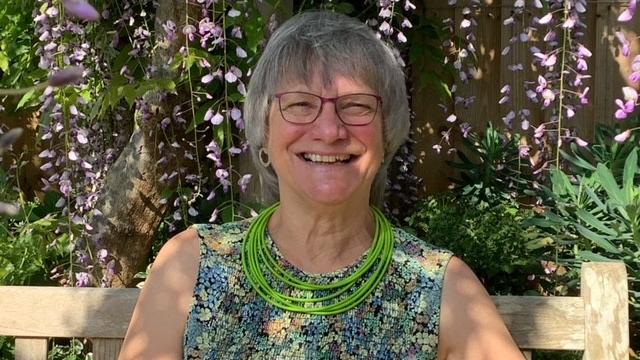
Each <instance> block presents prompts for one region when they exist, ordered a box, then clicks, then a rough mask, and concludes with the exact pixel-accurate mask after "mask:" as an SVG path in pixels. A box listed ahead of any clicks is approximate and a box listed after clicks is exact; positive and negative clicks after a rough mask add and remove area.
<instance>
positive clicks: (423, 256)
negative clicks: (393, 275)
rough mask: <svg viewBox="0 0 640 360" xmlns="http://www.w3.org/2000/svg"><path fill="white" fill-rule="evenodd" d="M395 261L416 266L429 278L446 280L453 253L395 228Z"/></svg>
mask: <svg viewBox="0 0 640 360" xmlns="http://www.w3.org/2000/svg"><path fill="white" fill-rule="evenodd" d="M394 231H395V240H396V243H395V246H396V249H395V254H394V257H395V260H396V261H398V262H401V263H404V264H405V265H409V266H415V267H417V268H418V269H419V270H420V271H422V272H427V273H428V274H429V276H431V277H435V278H438V279H443V278H444V273H445V270H446V268H447V265H448V263H449V260H450V259H451V258H452V256H453V253H452V252H451V251H449V250H447V249H443V248H440V247H437V246H434V245H432V244H429V243H428V242H426V241H425V240H423V239H421V238H419V237H417V236H415V235H413V234H411V233H409V232H408V231H406V230H404V229H402V228H395V229H394Z"/></svg>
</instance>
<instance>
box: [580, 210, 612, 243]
mask: <svg viewBox="0 0 640 360" xmlns="http://www.w3.org/2000/svg"><path fill="white" fill-rule="evenodd" d="M576 215H577V216H578V217H579V218H580V219H582V220H583V221H584V222H585V223H587V224H588V225H591V226H592V227H594V228H596V229H598V230H600V231H602V232H603V233H605V234H607V235H610V236H616V235H617V233H616V232H615V231H613V230H612V229H610V228H609V227H607V225H605V223H603V222H602V221H600V220H598V218H596V217H595V216H594V215H593V214H591V213H590V212H588V211H586V210H585V209H578V210H576Z"/></svg>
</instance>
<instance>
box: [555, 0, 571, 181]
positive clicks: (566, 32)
mask: <svg viewBox="0 0 640 360" xmlns="http://www.w3.org/2000/svg"><path fill="white" fill-rule="evenodd" d="M568 16H569V1H568V0H565V1H564V21H566V20H567V17H568ZM564 21H563V23H564ZM570 34H571V29H568V28H567V29H564V31H563V35H562V57H561V60H560V93H559V94H558V96H559V99H558V123H557V126H556V131H557V133H558V135H557V136H558V138H557V139H556V170H559V169H560V147H562V108H563V101H564V67H565V61H566V54H567V40H569V35H570Z"/></svg>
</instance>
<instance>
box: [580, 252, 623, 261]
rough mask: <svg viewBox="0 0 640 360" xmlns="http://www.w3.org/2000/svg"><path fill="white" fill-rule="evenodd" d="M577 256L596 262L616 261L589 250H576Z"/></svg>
mask: <svg viewBox="0 0 640 360" xmlns="http://www.w3.org/2000/svg"><path fill="white" fill-rule="evenodd" d="M578 257H579V258H581V259H584V260H589V261H597V262H612V261H616V260H613V259H609V258H608V257H605V256H602V255H600V254H595V253H593V252H591V251H580V252H578Z"/></svg>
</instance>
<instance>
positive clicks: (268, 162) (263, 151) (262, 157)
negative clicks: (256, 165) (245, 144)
mask: <svg viewBox="0 0 640 360" xmlns="http://www.w3.org/2000/svg"><path fill="white" fill-rule="evenodd" d="M265 158H266V159H265ZM258 159H260V164H262V166H264V167H269V165H271V159H269V153H268V152H267V150H266V149H265V148H264V147H261V148H260V150H259V151H258Z"/></svg>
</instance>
